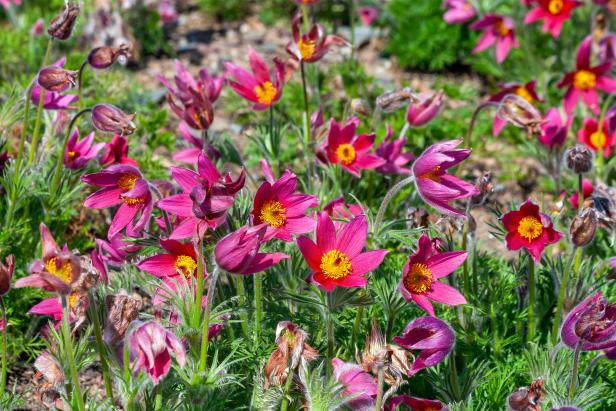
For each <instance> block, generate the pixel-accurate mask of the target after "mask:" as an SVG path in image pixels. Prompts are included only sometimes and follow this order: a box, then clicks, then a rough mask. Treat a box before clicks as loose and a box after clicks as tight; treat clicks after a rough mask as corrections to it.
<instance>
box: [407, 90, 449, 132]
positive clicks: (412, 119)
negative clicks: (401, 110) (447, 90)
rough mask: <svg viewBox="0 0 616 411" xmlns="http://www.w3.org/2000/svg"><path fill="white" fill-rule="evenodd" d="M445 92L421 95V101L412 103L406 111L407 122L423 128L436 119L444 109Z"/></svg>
mask: <svg viewBox="0 0 616 411" xmlns="http://www.w3.org/2000/svg"><path fill="white" fill-rule="evenodd" d="M443 95H444V94H443V92H442V91H438V92H436V93H432V94H421V95H420V96H419V101H411V103H410V104H409V108H408V109H407V110H406V122H407V123H409V125H411V126H413V127H421V126H423V125H426V124H428V123H429V122H430V121H432V119H434V118H435V117H436V116H437V115H438V113H440V111H441V109H442V108H443Z"/></svg>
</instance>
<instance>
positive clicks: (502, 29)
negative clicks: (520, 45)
mask: <svg viewBox="0 0 616 411" xmlns="http://www.w3.org/2000/svg"><path fill="white" fill-rule="evenodd" d="M494 28H495V29H496V32H497V33H498V35H499V36H501V37H506V36H507V35H508V34H509V32H510V30H509V27H507V26H506V25H505V22H504V21H503V20H500V21H498V22H496V24H495V25H494Z"/></svg>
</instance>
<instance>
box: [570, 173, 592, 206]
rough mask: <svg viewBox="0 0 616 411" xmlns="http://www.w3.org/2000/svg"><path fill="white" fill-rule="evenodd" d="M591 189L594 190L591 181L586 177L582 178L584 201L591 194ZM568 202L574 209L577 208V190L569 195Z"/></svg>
mask: <svg viewBox="0 0 616 411" xmlns="http://www.w3.org/2000/svg"><path fill="white" fill-rule="evenodd" d="M593 191H595V188H594V187H593V185H592V182H591V181H590V180H588V179H587V178H585V179H583V180H582V195H583V196H584V201H585V200H586V199H587V198H589V197H590V196H591V195H592V193H593ZM569 203H570V204H571V207H573V208H574V209H575V210H577V209H578V207H579V205H580V193H579V192H578V191H577V190H576V191H575V192H574V193H573V194H572V195H571V196H570V197H569Z"/></svg>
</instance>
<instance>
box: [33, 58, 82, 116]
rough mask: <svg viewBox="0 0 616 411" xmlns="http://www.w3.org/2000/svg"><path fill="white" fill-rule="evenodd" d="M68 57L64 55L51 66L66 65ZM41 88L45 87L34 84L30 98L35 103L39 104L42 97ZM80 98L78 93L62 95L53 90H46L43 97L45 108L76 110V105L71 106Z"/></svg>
mask: <svg viewBox="0 0 616 411" xmlns="http://www.w3.org/2000/svg"><path fill="white" fill-rule="evenodd" d="M65 63H66V58H65V57H62V58H61V59H60V60H58V61H56V62H55V63H53V64H52V65H51V66H50V67H64V64H65ZM41 90H43V88H42V87H41V86H40V85H39V84H38V82H37V83H35V84H33V85H32V95H31V96H30V100H31V101H32V103H34V104H38V103H39V101H40V99H41ZM77 100H79V96H78V95H77V94H66V95H61V94H59V93H55V92H52V91H45V97H44V98H43V108H44V109H46V110H74V109H75V108H76V107H74V106H71V104H73V103H75V102H76V101H77Z"/></svg>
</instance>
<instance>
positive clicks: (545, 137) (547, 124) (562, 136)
mask: <svg viewBox="0 0 616 411" xmlns="http://www.w3.org/2000/svg"><path fill="white" fill-rule="evenodd" d="M543 119H544V121H543V124H542V125H541V131H542V133H541V134H539V135H538V136H537V139H538V140H539V142H540V143H541V144H543V145H544V146H546V147H547V148H549V149H550V150H552V149H554V147H561V146H562V145H563V144H565V140H566V139H567V133H568V132H569V127H570V126H571V121H572V120H573V119H572V118H569V119H568V120H567V121H566V122H565V121H563V120H562V118H561V116H560V111H559V110H558V109H557V108H554V107H553V108H551V109H549V110H548V112H547V114H546V115H545V117H544V118H543Z"/></svg>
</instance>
